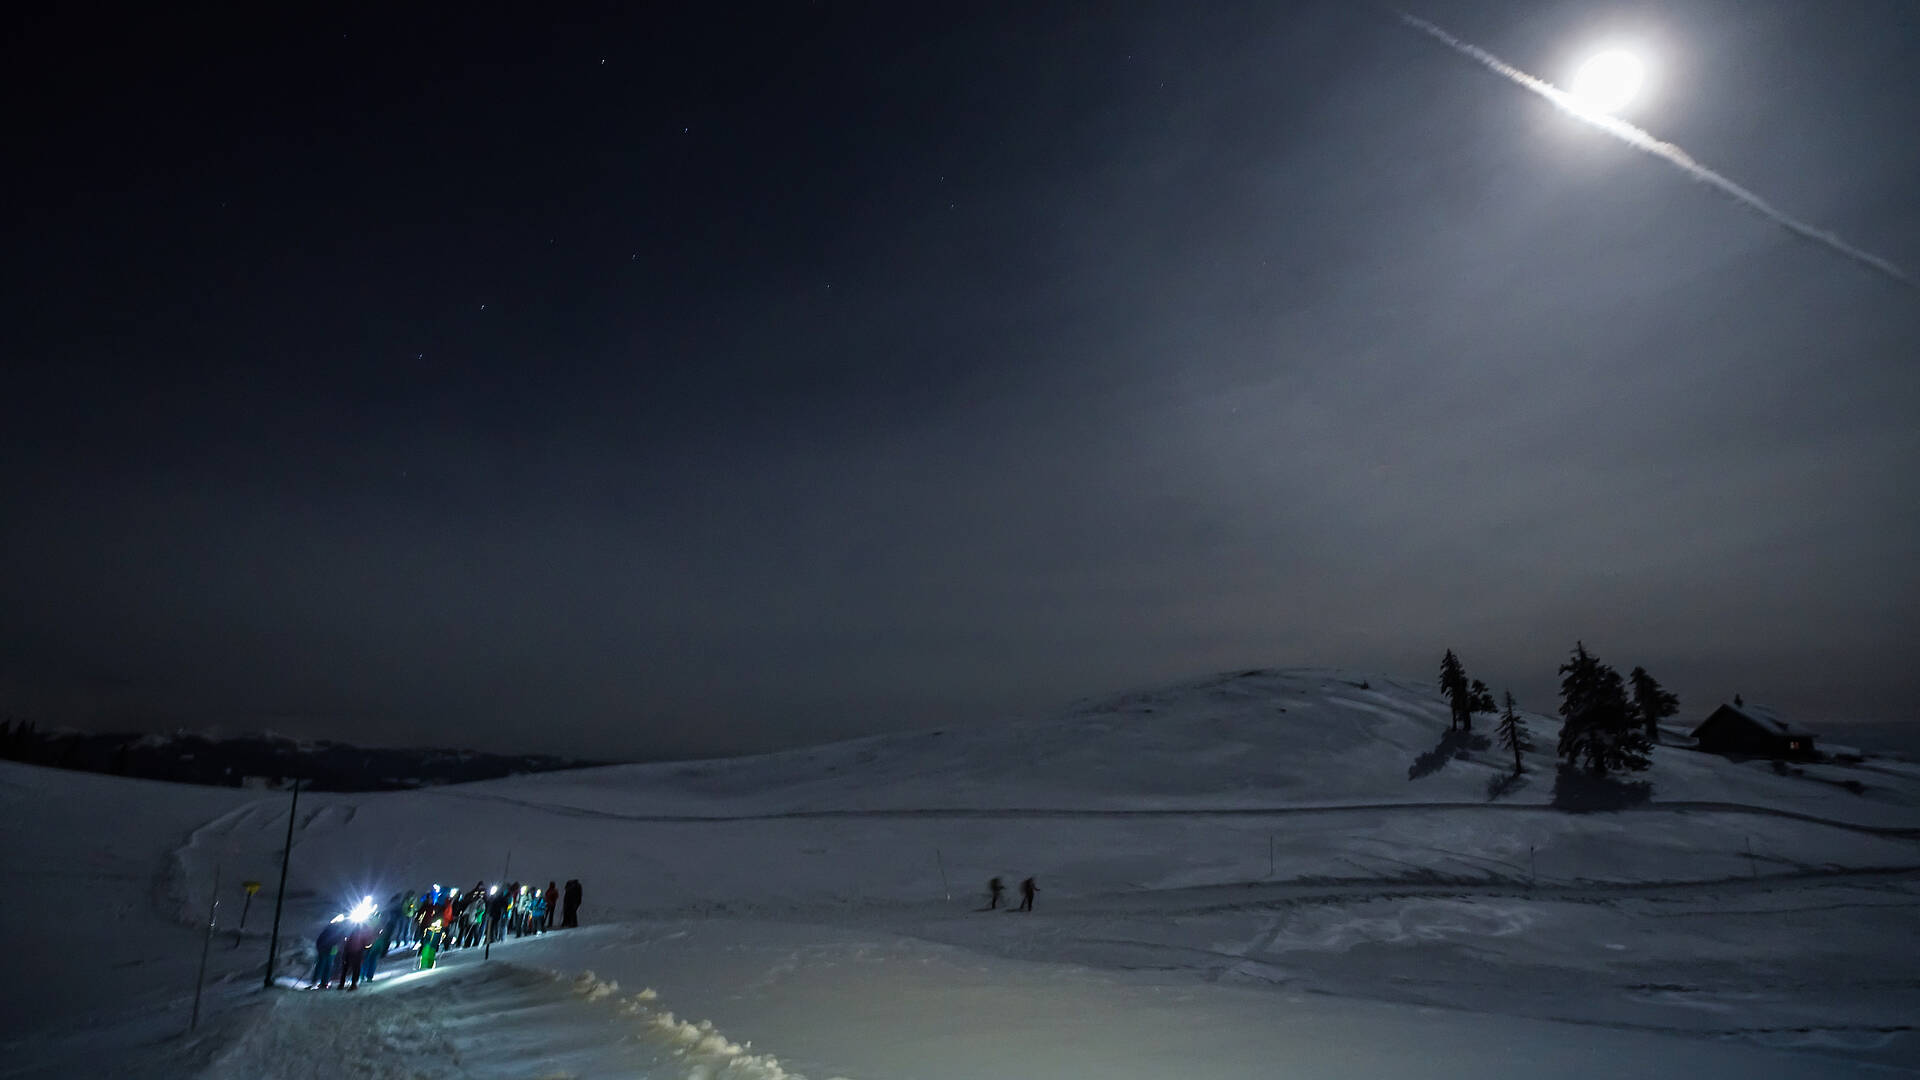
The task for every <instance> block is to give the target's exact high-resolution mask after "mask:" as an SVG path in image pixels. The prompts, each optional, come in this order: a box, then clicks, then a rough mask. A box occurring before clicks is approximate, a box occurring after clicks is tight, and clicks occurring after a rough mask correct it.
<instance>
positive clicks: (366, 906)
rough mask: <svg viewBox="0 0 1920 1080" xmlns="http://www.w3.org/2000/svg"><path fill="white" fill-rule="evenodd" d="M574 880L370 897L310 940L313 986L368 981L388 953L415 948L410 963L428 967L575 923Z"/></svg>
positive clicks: (480, 883) (576, 883)
mask: <svg viewBox="0 0 1920 1080" xmlns="http://www.w3.org/2000/svg"><path fill="white" fill-rule="evenodd" d="M580 895H581V888H580V882H579V881H578V880H570V881H568V882H567V884H566V888H565V889H564V890H563V889H562V888H561V887H560V886H559V885H558V884H556V883H554V882H551V881H549V882H547V887H546V888H545V889H541V888H540V886H539V885H530V884H523V883H521V882H518V881H514V882H509V883H507V884H504V885H501V884H495V885H488V884H487V883H486V882H484V881H476V882H474V884H473V888H471V889H469V890H467V891H465V892H464V893H463V892H462V891H461V890H460V889H458V888H442V887H441V886H440V885H439V884H437V883H436V884H434V885H433V886H432V887H430V888H427V889H422V890H420V891H419V892H405V893H395V894H393V895H392V896H390V897H388V898H387V903H386V905H385V906H384V907H383V906H381V905H379V904H376V903H374V900H373V897H371V896H369V897H367V898H365V899H364V900H362V901H361V902H360V903H359V904H356V905H355V906H354V908H353V910H351V911H348V912H343V913H341V914H338V915H335V916H334V917H333V918H332V919H331V920H329V921H328V922H327V924H326V925H325V926H323V927H321V928H320V933H319V934H318V935H317V936H316V937H315V938H314V940H313V948H314V966H313V985H314V986H316V987H318V988H320V989H322V990H325V989H327V988H329V987H330V986H332V985H333V984H334V983H335V982H336V981H337V982H338V984H339V986H340V989H342V990H352V989H355V988H357V987H358V986H359V985H360V980H362V979H365V980H366V981H368V982H372V981H373V975H374V971H375V969H376V968H378V966H379V963H380V960H381V959H382V958H384V957H385V956H386V955H387V954H388V953H389V952H392V951H393V950H395V949H405V948H408V947H413V948H415V949H416V950H417V955H416V960H415V965H416V967H417V968H419V969H420V970H425V969H427V968H431V967H433V966H434V965H435V964H436V963H437V962H438V961H439V958H440V954H441V953H442V952H445V951H446V950H448V949H462V948H472V947H473V946H476V945H480V944H482V943H483V942H484V943H486V944H492V943H493V942H496V941H499V940H500V939H501V938H503V937H505V936H507V935H508V934H512V935H513V936H514V937H525V936H526V935H528V934H541V933H545V932H547V931H548V930H552V929H554V919H555V916H556V912H557V913H558V917H559V920H560V926H561V927H562V928H570V927H576V926H579V925H580Z"/></svg>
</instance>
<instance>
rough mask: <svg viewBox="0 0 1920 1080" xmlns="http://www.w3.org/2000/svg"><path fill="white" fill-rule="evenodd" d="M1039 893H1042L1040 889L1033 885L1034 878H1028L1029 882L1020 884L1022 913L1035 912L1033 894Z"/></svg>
mask: <svg viewBox="0 0 1920 1080" xmlns="http://www.w3.org/2000/svg"><path fill="white" fill-rule="evenodd" d="M1039 891H1040V890H1039V888H1037V887H1036V886H1035V885H1034V884H1033V879H1032V878H1028V879H1027V880H1025V881H1023V882H1021V883H1020V910H1021V911H1032V910H1033V894H1034V893H1037V892H1039Z"/></svg>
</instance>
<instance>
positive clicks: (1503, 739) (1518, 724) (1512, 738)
mask: <svg viewBox="0 0 1920 1080" xmlns="http://www.w3.org/2000/svg"><path fill="white" fill-rule="evenodd" d="M1506 700H1507V711H1506V712H1504V713H1502V714H1500V726H1499V728H1497V729H1496V730H1497V731H1498V732H1499V734H1500V745H1501V746H1504V747H1506V748H1507V749H1509V750H1511V751H1513V775H1515V776H1519V775H1520V774H1521V773H1522V772H1525V771H1526V770H1525V769H1524V768H1523V767H1522V766H1521V764H1520V755H1521V754H1522V753H1524V752H1526V751H1528V750H1531V749H1533V740H1532V739H1531V738H1529V737H1528V735H1527V722H1526V721H1525V720H1522V719H1520V711H1519V709H1517V708H1516V707H1515V702H1514V700H1513V691H1511V690H1509V691H1507V699H1506Z"/></svg>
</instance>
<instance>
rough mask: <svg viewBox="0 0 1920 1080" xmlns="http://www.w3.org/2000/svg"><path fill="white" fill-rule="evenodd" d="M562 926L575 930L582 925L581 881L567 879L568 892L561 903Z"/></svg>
mask: <svg viewBox="0 0 1920 1080" xmlns="http://www.w3.org/2000/svg"><path fill="white" fill-rule="evenodd" d="M560 925H561V927H562V928H573V927H577V926H579V925H580V880H579V879H578V878H569V879H567V890H566V892H565V894H564V895H563V896H562V899H561V901H560Z"/></svg>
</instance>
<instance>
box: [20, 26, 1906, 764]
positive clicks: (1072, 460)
mask: <svg viewBox="0 0 1920 1080" xmlns="http://www.w3.org/2000/svg"><path fill="white" fill-rule="evenodd" d="M683 8H684V9H683V10H681V11H679V12H677V13H675V12H672V11H670V10H668V9H667V8H666V6H664V5H657V6H656V5H614V6H611V7H600V8H597V9H593V10H584V9H583V10H580V11H574V12H570V13H565V14H559V15H553V16H551V17H550V18H549V17H548V16H547V15H542V14H539V12H552V11H558V10H559V9H557V8H541V9H537V10H536V9H534V8H526V9H522V10H507V9H493V8H487V7H482V6H476V5H461V6H455V7H449V8H448V9H446V10H443V11H438V12H434V13H432V14H431V15H430V16H419V17H415V16H409V15H394V14H393V13H391V12H384V11H383V12H377V13H369V14H365V15H350V14H342V13H341V12H340V9H332V10H330V11H315V12H310V13H304V14H297V15H296V14H289V13H288V12H287V11H286V10H284V9H281V8H277V7H274V6H272V5H267V6H264V7H256V8H251V9H247V12H246V13H245V14H240V15H235V14H232V13H220V14H218V15H208V14H195V13H192V12H187V11H181V10H176V9H173V8H171V7H164V6H163V7H161V8H155V9H152V10H150V11H148V12H147V13H146V14H144V15H140V16H137V17H135V18H134V19H133V21H127V18H126V16H125V13H124V12H120V11H115V10H109V9H105V8H95V9H89V8H84V7H80V6H77V5H63V6H61V9H60V10H59V11H58V12H57V13H54V14H46V13H41V14H35V15H29V16H26V17H24V18H22V17H21V16H19V15H18V14H17V13H16V15H15V16H14V19H15V21H14V23H13V25H12V27H11V29H10V31H9V33H8V34H7V35H6V40H5V53H4V56H0V79H4V80H5V85H6V93H7V100H8V102H9V108H8V110H7V113H8V122H7V130H6V135H7V140H6V141H7V154H6V159H7V162H8V165H7V169H6V180H5V184H6V188H7V197H6V199H5V214H6V227H5V230H4V235H5V244H4V249H3V250H4V252H5V255H4V260H3V263H4V275H5V278H4V289H0V335H3V336H0V346H3V348H4V356H5V360H6V362H5V368H4V373H3V374H0V499H3V500H4V501H3V502H0V507H3V508H4V512H3V513H0V559H3V560H4V562H3V566H4V570H3V571H0V605H3V607H0V611H3V612H4V620H3V621H0V710H4V711H6V712H9V713H11V714H14V715H19V716H31V717H36V718H39V719H40V720H41V723H42V726H43V727H46V726H51V725H55V724H61V723H69V724H75V725H79V726H84V727H95V728H103V729H104V728H144V727H173V726H186V727H204V726H207V725H220V726H221V727H222V728H223V729H227V730H235V731H237V730H250V729H258V728H271V729H275V730H280V731H284V732H289V733H294V734H301V735H317V736H328V737H337V738H345V739H354V740H362V741H368V742H379V743H433V744H457V745H469V746H475V747H480V748H487V749H517V750H542V751H556V752H571V753H585V754H595V755H604V756H613V757H625V758H638V757H646V756H653V755H682V754H696V753H731V752H738V751H746V750H754V749H764V748H770V747H776V746H786V745H793V744H798V743H803V742H808V741H816V740H821V739H826V738H833V737H840V736H845V735H851V734H858V733H866V732H876V731H886V730H897V729H906V728H915V727H925V726H935V725H943V724H955V723H964V722H969V721H987V720H994V719H1002V718H1009V717H1015V716H1029V715H1044V714H1046V713H1048V712H1051V711H1053V710H1055V709H1057V708H1060V707H1062V706H1064V705H1065V704H1066V703H1068V702H1069V701H1070V700H1072V699H1073V698H1075V697H1078V696H1080V695H1084V694H1090V693H1098V692H1104V691H1109V690H1121V689H1127V688H1131V687H1139V686H1144V685H1152V684H1154V683H1157V682H1160V681H1163V680H1167V679H1172V678H1183V677H1187V676H1195V675H1202V674H1206V673H1208V672H1211V671H1216V670H1224V669H1230V668H1237V667H1249V666H1276V665H1286V664H1336V665H1342V666H1349V667H1353V668H1358V669H1362V670H1371V671H1381V672H1386V673H1393V674H1402V675H1406V676H1410V677H1414V678H1419V679H1428V680H1430V679H1431V678H1432V677H1433V676H1434V673H1435V672H1436V670H1437V668H1438V663H1439V659H1440V654H1441V652H1442V651H1443V650H1444V649H1445V648H1447V647H1452V648H1454V649H1457V650H1458V651H1459V652H1460V653H1461V655H1462V657H1463V658H1464V659H1465V661H1466V663H1467V666H1468V669H1469V673H1470V674H1472V675H1475V676H1478V677H1482V678H1485V679H1486V680H1487V681H1488V682H1489V683H1491V684H1492V685H1493V686H1494V687H1495V688H1496V689H1499V688H1503V687H1508V686H1511V687H1512V688H1513V690H1514V691H1515V693H1516V694H1517V695H1518V696H1519V697H1520V699H1521V704H1522V705H1523V706H1526V707H1529V708H1533V709H1538V710H1541V711H1546V712H1551V711H1552V710H1553V708H1554V706H1555V704H1556V702H1555V700H1554V688H1555V686H1556V676H1555V673H1554V668H1555V666H1556V665H1557V664H1558V663H1559V662H1560V661H1561V660H1562V659H1563V658H1564V657H1565V655H1566V653H1567V651H1568V650H1569V649H1570V648H1571V647H1572V645H1573V643H1574V641H1575V639H1576V638H1581V639H1584V640H1585V641H1586V643H1587V644H1588V646H1589V647H1590V648H1592V649H1593V650H1594V651H1595V652H1596V653H1597V654H1598V655H1599V656H1600V657H1601V658H1602V659H1603V660H1606V661H1608V662H1610V663H1612V664H1614V665H1616V666H1617V667H1619V668H1620V670H1621V671H1622V672H1623V673H1624V672H1625V671H1626V670H1627V669H1628V668H1630V667H1632V666H1633V665H1635V664H1645V665H1646V666H1647V667H1648V668H1649V669H1651V670H1652V671H1653V673H1654V674H1655V675H1656V676H1658V677H1660V678H1661V679H1662V680H1663V681H1664V682H1665V683H1666V684H1667V685H1668V687H1669V688H1670V689H1673V690H1675V691H1676V692H1678V693H1679V694H1680V696H1681V699H1682V702H1683V712H1682V719H1687V718H1696V717H1698V716H1704V714H1705V713H1706V712H1707V711H1708V710H1709V709H1710V708H1711V707H1712V705H1713V704H1714V703H1717V702H1718V701H1720V700H1723V699H1725V698H1729V697H1731V696H1732V694H1733V693H1735V692H1736V691H1738V692H1740V693H1742V694H1744V695H1745V697H1746V699H1747V700H1749V701H1762V702H1772V703H1775V704H1777V705H1778V706H1780V707H1782V708H1783V710H1784V711H1785V712H1786V713H1787V714H1788V715H1789V716H1791V717H1793V718H1794V719H1796V720H1800V721H1802V722H1804V723H1806V724H1807V725H1808V726H1811V727H1813V728H1814V729H1815V730H1819V728H1820V726H1821V723H1822V722H1823V721H1829V720H1844V719H1871V720H1905V719H1909V718H1912V717H1914V714H1915V704H1914V703H1915V702H1916V701H1920V663H1915V662H1913V661H1912V659H1911V656H1912V653H1913V651H1914V649H1915V639H1916V637H1920V614H1917V613H1920V587H1917V586H1920V512H1917V510H1916V507H1917V506H1920V498H1917V497H1916V496H1920V484H1917V483H1916V482H1915V477H1916V466H1920V419H1916V418H1920V292H1916V291H1914V290H1912V289H1908V288H1904V287H1902V286H1901V285H1899V284H1897V283H1895V282H1892V281H1890V280H1889V279H1887V278H1886V277H1884V276H1880V275H1876V274H1874V273H1872V272H1871V271H1869V270H1867V269H1864V268H1862V267H1861V266H1860V265H1858V264H1856V263H1852V262H1849V261H1847V260H1845V259H1842V258H1839V257H1837V256H1836V255H1835V254H1834V253H1833V252H1832V251H1830V250H1827V249H1825V248H1823V247H1821V246H1819V245H1817V244H1813V243H1809V242H1807V241H1806V240H1803V239H1797V238H1795V237H1794V236H1792V235H1790V234H1789V233H1787V232H1786V231H1784V230H1782V229H1780V228H1779V227H1777V226H1776V225H1773V224H1771V223H1769V222H1768V221H1766V220H1765V219H1763V218H1761V217H1760V216H1758V215H1756V214H1754V213H1751V212H1749V211H1747V210H1744V209H1742V208H1740V207H1738V206H1736V205H1734V204H1733V203H1731V202H1729V201H1728V200H1727V199H1726V198H1724V197H1723V196H1721V195H1719V194H1716V193H1715V192H1714V191H1712V190H1711V189H1710V188H1708V187H1706V186H1704V185H1702V184H1699V183H1696V182H1694V181H1692V180H1690V179H1688V178H1687V177H1686V176H1684V175H1683V174H1681V173H1680V172H1679V171H1678V170H1676V169H1674V168H1672V167H1671V166H1669V165H1667V164H1665V163H1663V162H1661V161H1658V160H1656V159H1653V158H1650V157H1648V156H1647V155H1645V154H1641V153H1639V152H1636V151H1634V150H1632V149H1630V148H1628V147H1626V146H1624V145H1622V144H1620V143H1619V142H1617V141H1614V140H1612V139H1609V138H1608V137H1607V136H1606V135H1604V134H1601V133H1599V132H1596V131H1593V130H1591V129H1589V128H1585V127H1582V126H1581V125H1579V124H1577V123H1574V122H1573V121H1571V120H1570V119H1569V118H1568V117H1566V116H1565V115H1562V114H1560V113H1557V112H1555V111H1554V110H1553V109H1552V108H1551V107H1549V106H1548V105H1546V104H1545V103H1544V102H1542V101H1541V100H1540V99H1538V98H1537V97H1534V96H1532V95H1529V94H1527V93H1526V92H1524V91H1522V90H1520V89H1519V88H1517V87H1515V86H1514V85H1512V84H1510V83H1507V82H1504V81H1502V80H1500V79H1499V78H1497V77H1495V76H1493V75H1491V74H1489V73H1488V72H1487V71H1486V70H1485V69H1483V68H1479V67H1476V66H1475V65H1474V64H1473V63H1472V62H1470V61H1467V60H1465V59H1463V58H1462V57H1460V56H1459V55H1457V54H1453V53H1450V52H1448V51H1447V50H1446V49H1444V48H1442V47H1440V46H1439V45H1437V44H1436V43H1435V42H1434V41H1433V40H1431V39H1429V38H1426V37H1424V36H1422V35H1421V34H1419V33H1417V32H1414V31H1412V30H1410V29H1408V28H1407V27H1406V26H1404V25H1402V24H1400V23H1399V22H1398V21H1397V20H1396V19H1395V18H1394V16H1393V15H1392V14H1391V12H1390V11H1389V10H1387V9H1382V8H1376V7H1372V6H1369V5H1366V4H1356V3H1349V2H1345V0H1341V2H1328V3H1300V4H1275V3H1241V4H1196V3H1185V2H1179V3H1171V2H1170V3H1166V4H1160V5H1117V6H1107V5H1088V6H1084V7H1083V6H1077V5H1076V6H1073V7H1053V6H1042V5H1029V4H1008V5H1004V6H1003V7H1002V8H1001V9H1000V10H998V11H995V10H992V9H988V8H985V7H977V6H972V5H962V6H960V7H954V6H950V5H917V4H893V5H874V6H872V7H852V6H841V5H830V4H803V3H793V4H783V5H771V6H766V7H755V6H754V5H740V4H733V5H712V4H695V5H684V6H683ZM1414 10H1415V11H1416V13H1417V14H1419V15H1421V16H1423V17H1425V18H1429V19H1432V20H1433V21H1434V22H1436V23H1438V24H1439V25H1441V26H1444V27H1446V28H1447V29H1448V30H1449V31H1450V32H1452V33H1453V34H1455V35H1458V36H1459V37H1461V38H1462V39H1464V40H1467V41H1470V42H1473V43H1475V44H1478V45H1480V46H1482V47H1484V48H1486V49H1488V50H1490V51H1492V52H1494V53H1496V54H1498V55H1500V56H1502V57H1503V58H1505V59H1507V60H1508V61H1510V62H1512V63H1514V64H1516V65H1518V66H1520V67H1522V68H1525V69H1527V70H1529V71H1532V72H1534V73H1536V74H1539V75H1541V76H1542V77H1544V78H1548V79H1552V80H1559V79H1562V78H1564V77H1565V75H1566V73H1567V71H1568V69H1569V67H1570V65H1572V64H1573V63H1574V62H1575V61H1576V60H1577V59H1578V58H1579V55H1580V53H1581V52H1582V50H1583V49H1585V48H1588V47H1589V46H1591V45H1593V44H1595V43H1597V42H1599V41H1600V40H1601V39H1603V38H1607V37H1608V36H1609V35H1610V34H1613V33H1627V34H1630V35H1631V36H1633V37H1634V38H1635V39H1636V40H1640V41H1643V42H1646V43H1648V44H1649V47H1650V50H1651V52H1652V55H1653V56H1654V57H1655V60H1654V64H1655V72H1656V74H1655V79H1656V85H1655V87H1654V92H1653V95H1652V96H1651V98H1650V100H1648V102H1647V103H1646V104H1645V105H1644V106H1642V107H1640V108H1638V109H1636V110H1635V111H1634V112H1633V113H1632V114H1631V116H1630V119H1632V120H1633V121H1634V122H1636V123H1640V124H1642V125H1644V126H1645V127H1647V128H1648V129H1649V130H1651V131H1653V132H1654V133H1655V134H1657V135H1659V136H1660V137H1662V138H1665V139H1670V140H1672V141H1673V142H1675V143H1677V144H1679V145H1680V146H1682V147H1684V148H1685V149H1686V150H1687V151H1688V152H1689V153H1691V154H1692V155H1694V156H1695V157H1696V158H1698V159H1699V160H1700V161H1702V162H1703V163H1705V164H1707V165H1708V166H1710V167H1712V168H1714V169H1717V170H1719V171H1721V172H1723V173H1725V174H1726V175H1727V176H1729V177H1731V178H1732V179H1733V180H1735V181H1737V182H1739V183H1741V184H1743V185H1745V186H1747V187H1749V188H1751V189H1752V190H1754V191H1755V192H1758V193H1759V194H1761V195H1762V196H1764V197H1765V198H1767V199H1769V200H1771V201H1772V202H1773V203H1775V204H1776V205H1777V206H1779V207H1780V208H1782V209H1783V210H1785V211H1787V212H1789V213H1792V214H1794V215H1796V216H1798V217H1800V218H1803V219H1805V220H1807V221H1810V222H1812V223H1814V224H1815V225H1817V226H1819V227H1820V228H1822V229H1831V230H1833V231H1834V232H1836V233H1837V234H1839V235H1840V236H1842V237H1845V238H1846V239H1847V240H1849V241H1850V242H1853V243H1856V244H1858V245H1860V246H1861V247H1864V248H1866V249H1869V250H1871V251H1873V252H1874V253H1876V254H1877V255H1880V256H1883V257H1885V258H1887V259H1889V260H1891V261H1892V262H1894V263H1897V264H1900V265H1901V266H1904V267H1907V268H1909V269H1913V268H1920V9H1916V7H1915V6H1914V5H1913V4H1912V3H1911V2H1909V0H1798V2H1786V0H1670V2H1663V3H1651V2H1644V3H1639V4H1605V3H1540V2H1520V0H1425V2H1424V3H1423V4H1422V5H1421V6H1419V7H1417V8H1416V9H1414Z"/></svg>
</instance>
